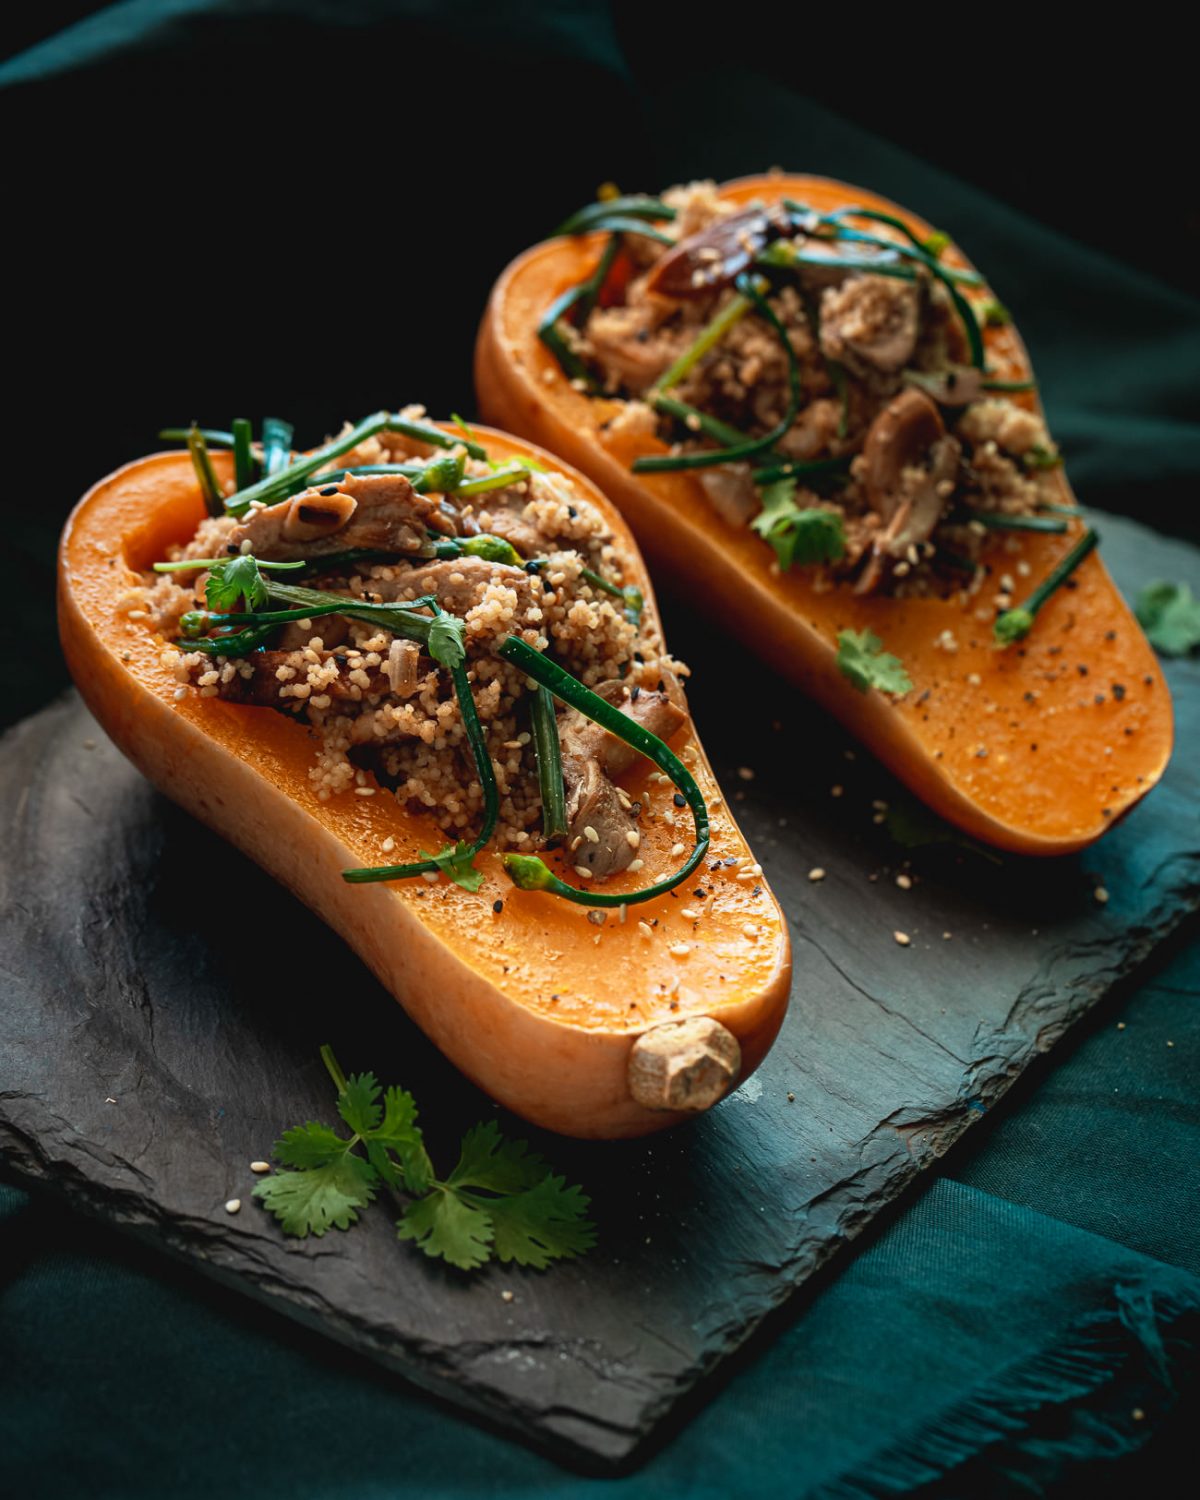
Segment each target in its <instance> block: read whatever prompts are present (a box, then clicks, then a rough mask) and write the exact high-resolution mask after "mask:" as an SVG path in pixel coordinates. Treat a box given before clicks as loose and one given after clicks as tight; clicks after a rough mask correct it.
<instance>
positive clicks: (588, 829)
mask: <svg viewBox="0 0 1200 1500" xmlns="http://www.w3.org/2000/svg"><path fill="white" fill-rule="evenodd" d="M583 836H584V838H585V839H587V841H588V843H589V844H598V843H599V842H600V835H599V834H598V833H597V832H596V830H595V829H594V828H593V827H592V825H591V824H590V823H588V824H587V825H586V826H585V828H584V830H583Z"/></svg>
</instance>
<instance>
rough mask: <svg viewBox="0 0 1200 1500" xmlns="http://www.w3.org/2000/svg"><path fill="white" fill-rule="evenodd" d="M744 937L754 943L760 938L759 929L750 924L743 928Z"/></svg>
mask: <svg viewBox="0 0 1200 1500" xmlns="http://www.w3.org/2000/svg"><path fill="white" fill-rule="evenodd" d="M742 936H743V937H744V938H748V939H749V940H750V942H753V941H754V940H755V938H756V937H757V936H758V928H757V927H755V925H754V923H753V922H748V923H747V924H746V926H745V927H743V928H742Z"/></svg>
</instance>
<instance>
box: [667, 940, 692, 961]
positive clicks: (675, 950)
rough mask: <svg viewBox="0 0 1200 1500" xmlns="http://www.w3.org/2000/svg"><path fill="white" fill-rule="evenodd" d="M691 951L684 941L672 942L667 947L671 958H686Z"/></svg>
mask: <svg viewBox="0 0 1200 1500" xmlns="http://www.w3.org/2000/svg"><path fill="white" fill-rule="evenodd" d="M691 951H692V950H691V949H690V948H689V947H688V945H687V944H686V943H672V944H671V946H670V947H669V948H668V949H667V952H668V953H669V954H670V955H671V957H672V958H686V957H687V956H688V954H689V953H690V952H691Z"/></svg>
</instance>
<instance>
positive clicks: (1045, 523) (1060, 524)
mask: <svg viewBox="0 0 1200 1500" xmlns="http://www.w3.org/2000/svg"><path fill="white" fill-rule="evenodd" d="M968 519H969V520H971V521H978V522H979V524H980V525H981V526H986V527H987V528H988V530H989V531H1049V532H1055V533H1058V534H1059V535H1061V534H1062V533H1063V532H1065V531H1066V529H1067V523H1066V522H1065V521H1057V520H1055V519H1053V518H1052V517H1051V516H1009V515H1005V514H1004V512H1003V511H998V510H972V511H971V514H970V516H969V517H968Z"/></svg>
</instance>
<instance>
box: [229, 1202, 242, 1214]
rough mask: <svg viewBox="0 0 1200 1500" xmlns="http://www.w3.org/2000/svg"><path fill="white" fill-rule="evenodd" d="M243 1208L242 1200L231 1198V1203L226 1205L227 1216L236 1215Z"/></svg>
mask: <svg viewBox="0 0 1200 1500" xmlns="http://www.w3.org/2000/svg"><path fill="white" fill-rule="evenodd" d="M241 1206H242V1200H241V1199H240V1198H230V1200H229V1202H228V1203H227V1204H226V1205H225V1212H226V1213H227V1214H235V1213H237V1211H238V1209H240V1208H241Z"/></svg>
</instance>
